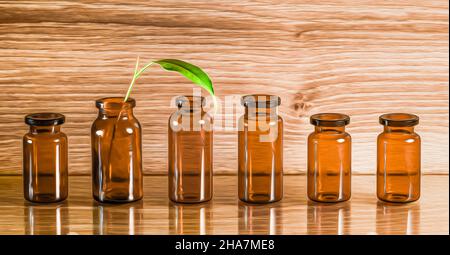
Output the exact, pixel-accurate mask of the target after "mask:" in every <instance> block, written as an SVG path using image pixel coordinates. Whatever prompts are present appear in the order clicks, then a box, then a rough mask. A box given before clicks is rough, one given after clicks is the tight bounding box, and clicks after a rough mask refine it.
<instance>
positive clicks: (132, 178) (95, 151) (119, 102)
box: [91, 97, 143, 202]
mask: <svg viewBox="0 0 450 255" xmlns="http://www.w3.org/2000/svg"><path fill="white" fill-rule="evenodd" d="M95 105H96V107H97V108H98V109H99V113H98V117H97V119H96V120H95V121H94V123H93V124H92V128H91V147H92V192H93V196H94V198H95V199H96V200H97V201H99V202H132V201H136V200H139V199H141V198H142V196H143V176H142V145H141V143H142V142H141V125H140V124H139V121H138V120H137V119H136V117H135V116H134V114H133V108H134V107H135V105H136V102H135V100H134V99H131V98H130V99H128V101H127V102H123V98H121V97H110V98H103V99H99V100H97V101H96V103H95Z"/></svg>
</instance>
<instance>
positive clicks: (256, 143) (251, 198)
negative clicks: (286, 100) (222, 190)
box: [238, 94, 283, 203]
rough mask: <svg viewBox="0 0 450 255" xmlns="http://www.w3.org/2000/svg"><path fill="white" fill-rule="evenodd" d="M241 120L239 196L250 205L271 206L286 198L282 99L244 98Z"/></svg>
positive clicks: (269, 97) (264, 96)
mask: <svg viewBox="0 0 450 255" xmlns="http://www.w3.org/2000/svg"><path fill="white" fill-rule="evenodd" d="M241 103H242V105H244V106H245V114H244V115H243V116H242V117H241V118H240V119H239V132H238V133H239V136H238V143H239V148H238V158H239V159H238V161H239V169H238V189H239V190H238V193H239V199H241V200H242V201H244V202H250V203H270V202H275V201H278V200H280V199H281V198H282V197H283V119H282V118H281V117H280V116H278V106H279V105H280V104H281V99H280V97H278V96H272V95H261V94H259V95H248V96H244V97H242V100H241Z"/></svg>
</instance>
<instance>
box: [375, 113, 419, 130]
mask: <svg viewBox="0 0 450 255" xmlns="http://www.w3.org/2000/svg"><path fill="white" fill-rule="evenodd" d="M379 122H380V124H381V125H384V126H391V127H413V126H415V125H417V124H419V116H417V115H414V114H409V113H387V114H383V115H381V116H380V118H379Z"/></svg>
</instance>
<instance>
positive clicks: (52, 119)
mask: <svg viewBox="0 0 450 255" xmlns="http://www.w3.org/2000/svg"><path fill="white" fill-rule="evenodd" d="M65 120H66V117H65V116H64V115H62V114H61V113H54V112H41V113H32V114H28V115H27V116H25V123H26V124H28V125H30V126H56V125H61V124H63V123H64V122H65Z"/></svg>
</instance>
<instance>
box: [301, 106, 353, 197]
mask: <svg viewBox="0 0 450 255" xmlns="http://www.w3.org/2000/svg"><path fill="white" fill-rule="evenodd" d="M310 122H311V124H313V125H314V126H315V131H314V132H313V133H311V134H310V135H309V136H308V197H309V199H311V200H313V201H317V202H342V201H346V200H348V199H350V196H351V152H352V150H351V144H352V141H351V136H350V135H349V134H348V133H347V132H345V126H346V125H348V124H349V123H350V117H349V116H347V115H345V114H339V113H319V114H315V115H312V116H311V118H310Z"/></svg>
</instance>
